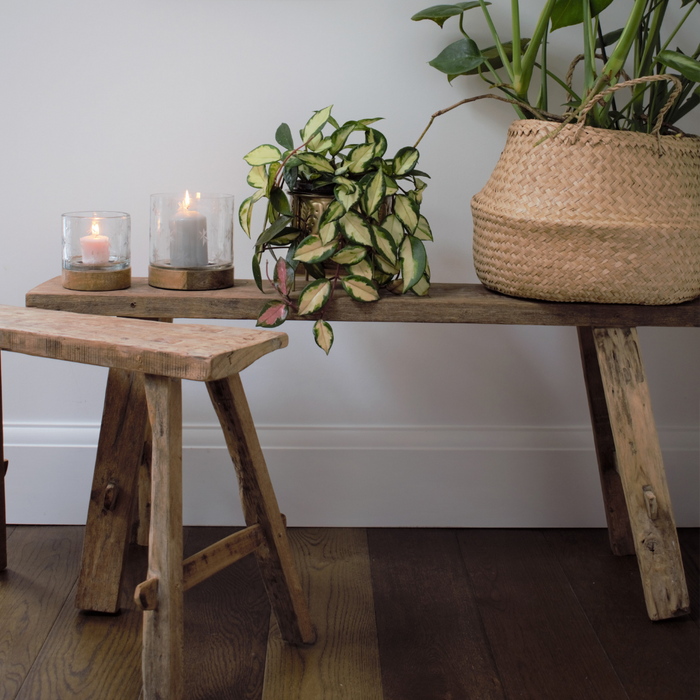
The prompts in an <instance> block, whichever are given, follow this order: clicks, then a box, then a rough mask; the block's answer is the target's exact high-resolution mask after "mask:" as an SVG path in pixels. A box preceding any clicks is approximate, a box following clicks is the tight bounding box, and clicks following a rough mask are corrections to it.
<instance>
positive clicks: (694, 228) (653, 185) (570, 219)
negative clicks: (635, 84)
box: [472, 119, 700, 304]
mask: <svg viewBox="0 0 700 700" xmlns="http://www.w3.org/2000/svg"><path fill="white" fill-rule="evenodd" d="M556 128H557V124H554V123H552V122H544V121H538V120H534V119H525V120H520V121H516V122H513V124H512V125H511V126H510V129H509V130H508V138H507V141H506V146H505V149H504V151H503V153H502V154H501V158H500V160H499V161H498V163H497V165H496V168H495V169H494V171H493V173H492V175H491V178H490V179H489V181H488V182H487V183H486V186H485V187H484V189H483V190H481V192H479V193H478V194H476V195H475V196H474V197H473V199H472V214H473V218H474V264H475V267H476V271H477V275H478V276H479V279H480V280H481V282H482V283H483V284H484V286H486V287H488V288H489V289H494V290H496V291H498V292H502V293H504V294H510V295H512V296H519V297H527V298H534V299H546V300H551V301H579V302H599V303H608V304H676V303H679V302H683V301H688V300H689V299H694V298H695V297H697V296H698V295H700V139H699V138H697V137H686V136H684V137H683V138H677V137H675V136H661V149H662V153H663V155H659V141H658V140H657V138H656V137H654V136H649V135H647V134H638V133H634V132H625V131H610V130H607V129H595V128H591V127H583V128H582V129H580V131H579V134H578V138H575V133H576V131H577V130H578V127H577V126H575V125H573V126H572V125H568V126H565V127H564V129H563V130H562V131H561V132H560V133H559V134H557V135H556V136H553V137H551V138H549V139H547V140H545V141H544V142H542V143H541V144H539V145H538V146H535V143H536V142H537V141H539V140H540V139H542V138H543V137H544V136H546V135H547V134H548V133H550V132H552V131H554V130H555V129H556Z"/></svg>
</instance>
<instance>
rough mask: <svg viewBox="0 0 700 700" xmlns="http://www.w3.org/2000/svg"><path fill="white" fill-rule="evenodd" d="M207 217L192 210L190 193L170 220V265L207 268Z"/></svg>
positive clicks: (186, 193) (187, 193) (186, 194)
mask: <svg viewBox="0 0 700 700" xmlns="http://www.w3.org/2000/svg"><path fill="white" fill-rule="evenodd" d="M208 261H209V255H208V250H207V217H206V216H204V215H203V214H200V213H199V212H197V211H194V210H193V209H190V193H189V192H185V199H184V200H183V201H182V202H180V206H179V207H178V210H177V214H176V215H175V217H174V218H172V219H170V264H171V265H172V266H173V267H206V265H207V262H208Z"/></svg>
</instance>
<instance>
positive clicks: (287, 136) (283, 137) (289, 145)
mask: <svg viewBox="0 0 700 700" xmlns="http://www.w3.org/2000/svg"><path fill="white" fill-rule="evenodd" d="M275 141H277V143H278V144H279V145H280V146H282V148H284V149H286V150H287V151H293V150H294V139H293V138H292V130H291V129H290V128H289V125H288V124H284V123H282V124H280V125H279V126H278V127H277V131H276V132H275Z"/></svg>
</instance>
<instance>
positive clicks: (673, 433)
mask: <svg viewBox="0 0 700 700" xmlns="http://www.w3.org/2000/svg"><path fill="white" fill-rule="evenodd" d="M98 430H99V429H98V426H97V425H75V424H71V425H40V424H21V425H20V424H9V425H8V424H6V425H5V445H6V453H7V454H6V456H7V458H8V459H9V460H10V469H9V472H8V475H7V478H6V489H7V519H8V522H11V523H37V524H39V523H54V524H78V523H83V522H84V521H85V516H86V513H87V499H88V494H89V492H90V484H91V477H92V468H93V465H94V459H95V450H96V444H97V436H98ZM258 434H259V436H260V442H261V444H262V446H263V449H264V451H265V456H266V459H267V462H268V466H269V469H270V473H271V476H272V480H273V483H274V485H275V491H276V493H277V498H278V500H279V502H280V507H281V509H282V511H283V512H284V513H286V515H287V518H288V520H289V523H290V524H291V525H296V526H329V527H332V526H338V527H340V526H345V527H359V526H367V527H602V526H604V525H605V518H604V513H603V507H602V499H601V496H600V485H599V481H598V473H597V467H596V460H595V453H594V449H593V438H592V436H591V431H590V428H589V427H587V426H573V427H549V428H541V427H527V426H524V427H482V426H466V427H464V426H447V427H445V426H400V427H395V426H360V427H345V426H328V427H307V426H259V427H258ZM659 437H660V441H661V447H662V450H663V454H664V462H665V465H666V471H667V475H668V481H669V489H670V491H671V497H672V500H673V506H674V513H675V516H676V521H677V523H678V525H679V526H681V527H697V526H700V469H699V466H700V446H699V443H700V433H699V432H698V430H697V429H692V428H683V427H680V428H673V427H666V428H663V427H662V428H659ZM183 444H184V450H183V463H184V520H185V523H186V524H190V525H242V524H243V518H242V514H241V509H240V503H239V499H238V486H237V484H236V480H235V476H234V474H233V471H232V468H231V463H230V461H229V458H228V454H227V452H226V448H225V445H224V442H223V436H222V434H221V431H220V429H219V427H218V426H215V425H189V426H185V427H184V430H183Z"/></svg>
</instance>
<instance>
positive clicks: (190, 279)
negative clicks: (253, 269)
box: [148, 265, 233, 291]
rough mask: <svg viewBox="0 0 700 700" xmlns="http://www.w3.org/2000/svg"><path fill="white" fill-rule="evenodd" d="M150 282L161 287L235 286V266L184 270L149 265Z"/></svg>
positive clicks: (196, 288)
mask: <svg viewBox="0 0 700 700" xmlns="http://www.w3.org/2000/svg"><path fill="white" fill-rule="evenodd" d="M148 284H150V285H151V287H158V288H160V289H183V290H190V291H196V290H199V291H201V290H205V289H226V288H227V287H233V267H229V268H226V269H224V270H206V269H202V270H184V269H177V268H171V269H166V268H163V267H154V266H153V265H149V266H148Z"/></svg>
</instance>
